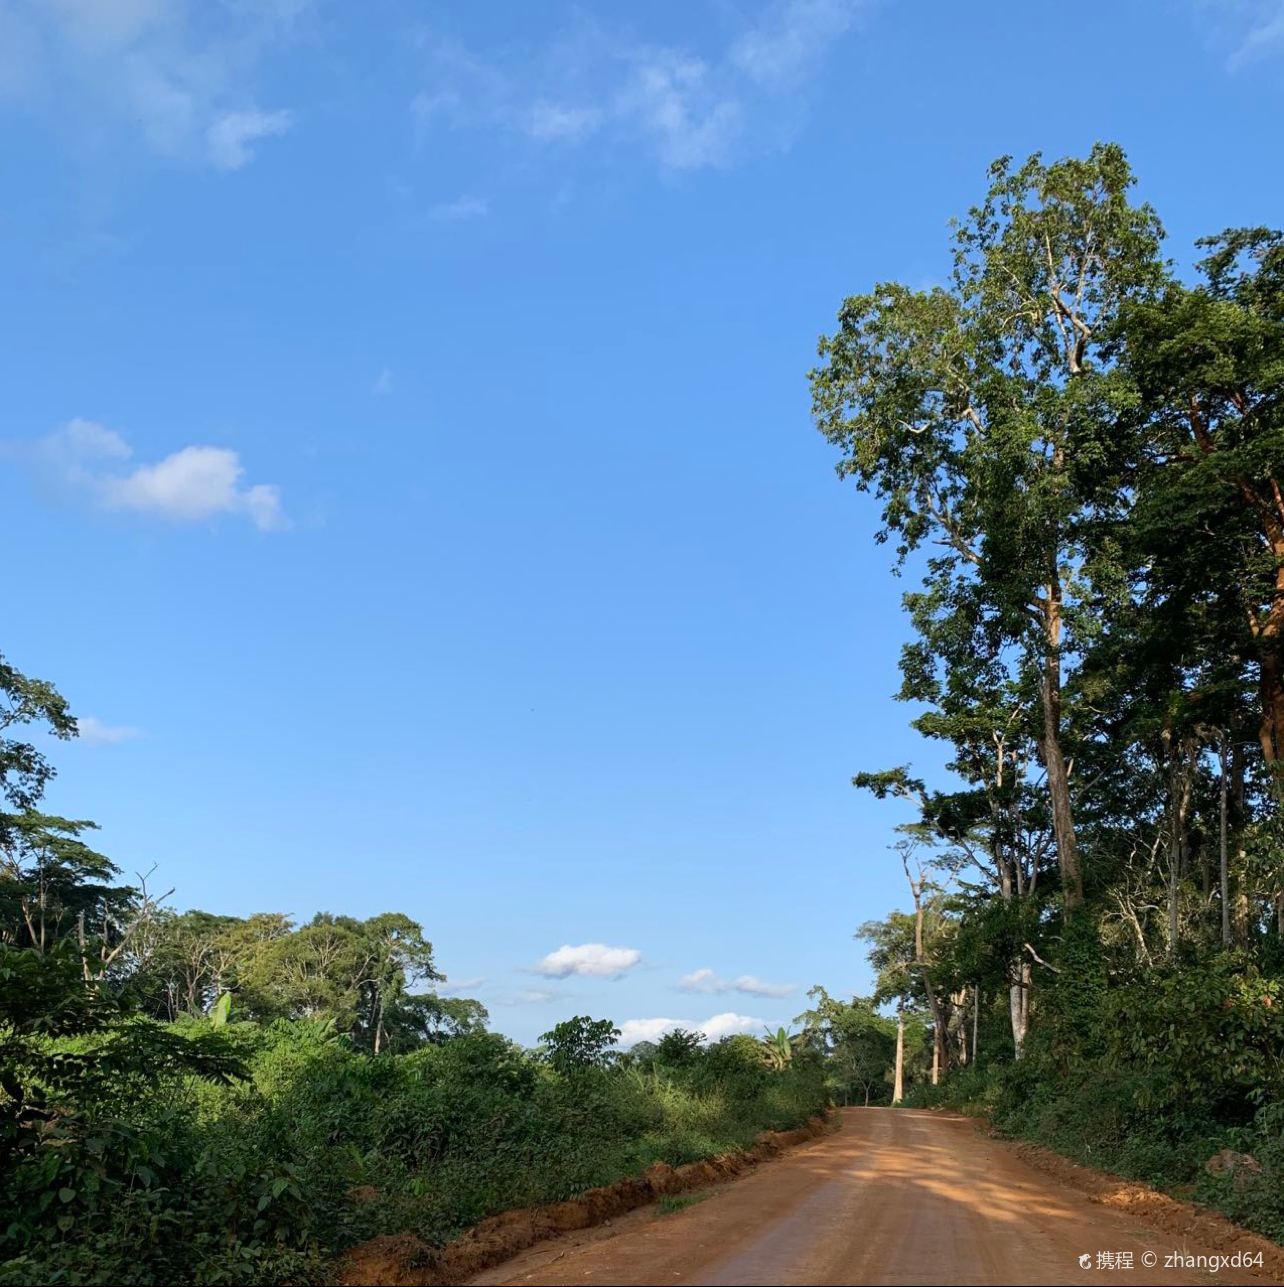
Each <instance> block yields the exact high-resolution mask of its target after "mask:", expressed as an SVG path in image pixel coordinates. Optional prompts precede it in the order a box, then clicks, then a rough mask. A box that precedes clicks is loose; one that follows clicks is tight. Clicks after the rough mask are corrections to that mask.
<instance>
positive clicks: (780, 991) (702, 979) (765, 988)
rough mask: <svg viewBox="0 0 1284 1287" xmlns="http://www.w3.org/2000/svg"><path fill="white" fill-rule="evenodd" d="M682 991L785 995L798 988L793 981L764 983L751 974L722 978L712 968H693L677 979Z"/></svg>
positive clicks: (756, 995)
mask: <svg viewBox="0 0 1284 1287" xmlns="http://www.w3.org/2000/svg"><path fill="white" fill-rule="evenodd" d="M678 988H679V990H680V991H682V992H702V993H707V994H719V993H724V992H742V993H744V995H745V996H751V997H787V996H789V995H790V994H791V993H794V992H796V991H797V990H798V988H797V985H796V984H793V983H764V982H763V980H762V979H760V978H757V977H756V976H755V975H752V974H741V975H739V976H737V977H736V978H734V979H724V978H721V977H720V976H719V975H718V974H716V973H715V972H714V971H713V970H709V969H704V970H693V971H692V972H691V973H690V974H684V975H683V976H682V978H680V979H679V980H678Z"/></svg>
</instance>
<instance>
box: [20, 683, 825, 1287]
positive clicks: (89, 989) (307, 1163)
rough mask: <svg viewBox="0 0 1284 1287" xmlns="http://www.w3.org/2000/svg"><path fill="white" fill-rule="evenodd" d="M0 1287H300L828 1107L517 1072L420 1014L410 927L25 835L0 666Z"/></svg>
mask: <svg viewBox="0 0 1284 1287" xmlns="http://www.w3.org/2000/svg"><path fill="white" fill-rule="evenodd" d="M0 687H2V689H3V693H4V697H5V699H6V700H5V704H4V708H3V709H2V710H0V788H2V790H3V799H2V801H0V1212H2V1213H3V1215H2V1216H0V1282H4V1283H14V1284H19V1283H31V1282H66V1283H174V1282H191V1283H211V1284H213V1283H237V1282H244V1283H260V1282H323V1281H326V1280H327V1278H328V1277H329V1276H330V1275H331V1272H332V1270H331V1266H332V1264H333V1260H334V1257H335V1256H336V1254H337V1253H338V1252H340V1251H341V1250H342V1249H344V1248H345V1247H348V1246H350V1245H352V1244H353V1243H356V1242H358V1241H360V1240H362V1239H365V1238H368V1237H370V1236H372V1235H375V1234H379V1233H391V1232H396V1233H401V1232H410V1233H414V1234H416V1235H418V1236H419V1237H420V1238H422V1239H423V1240H424V1241H425V1242H427V1243H429V1244H440V1243H443V1242H445V1241H447V1240H449V1239H450V1238H452V1237H453V1236H455V1235H456V1234H458V1233H459V1232H460V1231H461V1230H463V1229H464V1228H465V1227H467V1226H468V1225H470V1224H473V1223H474V1222H476V1221H478V1220H480V1219H482V1218H483V1217H485V1216H487V1215H490V1214H493V1213H495V1212H498V1211H501V1210H505V1209H508V1208H512V1207H519V1206H525V1205H528V1204H533V1203H539V1202H547V1201H554V1200H559V1199H563V1198H568V1197H571V1196H574V1195H576V1194H578V1193H581V1192H583V1191H584V1190H586V1189H590V1188H594V1187H596V1186H599V1185H604V1184H608V1183H610V1182H612V1181H614V1180H617V1179H620V1178H622V1177H625V1176H628V1175H634V1174H637V1173H640V1172H641V1171H643V1170H645V1169H646V1168H647V1167H648V1166H650V1165H651V1164H652V1163H654V1162H657V1161H663V1162H667V1163H670V1164H673V1165H676V1164H680V1163H685V1162H691V1161H695V1160H697V1159H701V1158H705V1157H708V1156H711V1155H716V1154H719V1153H724V1152H728V1151H731V1150H735V1149H738V1148H742V1147H745V1146H747V1145H749V1144H751V1143H752V1142H753V1140H754V1138H755V1137H756V1136H757V1135H758V1134H759V1133H760V1132H762V1131H765V1130H772V1129H788V1128H792V1127H797V1126H799V1125H801V1124H802V1123H804V1122H805V1121H806V1120H807V1119H808V1118H809V1117H811V1116H813V1115H814V1114H816V1113H817V1112H819V1111H821V1110H822V1109H823V1107H824V1105H825V1102H826V1086H825V1071H824V1068H823V1060H822V1058H821V1056H820V1055H819V1054H818V1053H816V1052H812V1053H802V1054H800V1055H799V1056H798V1057H794V1052H793V1050H792V1048H791V1047H789V1045H788V1043H787V1042H786V1050H785V1053H784V1055H782V1054H781V1052H780V1051H779V1050H778V1049H772V1048H769V1047H768V1046H766V1045H764V1044H763V1043H760V1042H759V1041H757V1040H755V1039H754V1038H752V1037H746V1036H737V1037H731V1038H728V1039H727V1040H725V1041H721V1042H718V1043H717V1044H714V1045H707V1044H705V1043H703V1041H702V1039H701V1037H700V1035H699V1034H696V1033H683V1032H677V1033H672V1034H669V1035H668V1036H666V1037H665V1038H664V1039H663V1040H662V1041H660V1042H659V1043H658V1044H655V1045H647V1046H642V1047H639V1048H637V1049H635V1050H634V1051H632V1052H628V1053H621V1052H620V1051H619V1050H618V1048H617V1046H616V1042H617V1039H618V1037H619V1032H618V1030H617V1029H616V1028H615V1027H614V1026H613V1025H612V1024H611V1023H610V1022H608V1021H605V1020H597V1021H595V1020H592V1019H589V1018H587V1017H578V1018H575V1019H571V1020H568V1021H567V1022H565V1023H562V1024H559V1025H558V1026H557V1027H555V1028H554V1029H553V1030H552V1031H551V1032H549V1033H547V1034H546V1035H545V1038H544V1041H543V1043H542V1045H541V1046H540V1047H539V1048H538V1049H536V1050H523V1049H522V1048H520V1047H519V1046H517V1045H515V1044H514V1043H513V1042H511V1041H509V1040H507V1039H506V1038H504V1037H501V1036H498V1035H496V1034H494V1033H491V1032H488V1031H486V1028H485V1020H486V1012H485V1010H484V1009H483V1008H482V1006H481V1005H479V1004H478V1003H477V1002H475V1001H468V1000H461V999H458V998H446V997H442V996H440V995H438V994H437V993H436V992H434V991H432V990H431V985H432V984H433V983H435V982H439V981H440V978H441V976H440V974H439V973H438V971H437V969H436V967H435V963H434V959H433V952H432V945H431V944H430V943H429V942H428V941H427V939H426V938H425V937H424V934H423V931H422V929H421V928H420V926H418V925H417V924H415V923H414V922H413V921H411V920H410V919H409V918H408V917H406V916H402V915H398V914H388V915H384V916H376V917H373V918H371V919H369V920H365V921H358V920H355V919H353V918H350V917H343V916H330V915H321V916H317V917H315V918H314V919H313V920H312V921H310V922H309V923H307V924H306V925H303V926H295V925H293V924H291V923H290V922H289V921H288V920H287V919H286V918H284V917H281V916H275V915H259V916H251V917H249V918H248V919H245V920H240V919H237V918H233V917H225V916H214V915H210V914H207V913H204V912H187V913H184V914H181V915H179V914H175V913H173V912H170V911H168V910H166V908H165V906H164V905H163V902H162V900H160V899H157V898H155V897H153V896H152V895H150V894H148V893H147V891H146V889H145V882H140V884H139V886H137V887H129V886H126V885H123V884H121V883H120V882H119V880H118V873H117V871H116V869H115V867H114V866H113V864H112V863H111V862H110V861H108V859H107V858H105V857H104V856H103V855H101V854H99V853H97V852H95V851H94V850H92V849H91V848H90V847H89V845H88V844H87V843H86V840H85V836H86V835H88V834H90V828H89V827H88V825H87V824H85V823H83V822H77V821H71V820H68V819H63V818H57V817H52V816H50V815H46V814H42V813H40V812H38V810H37V807H36V806H37V804H38V802H39V800H40V796H41V793H42V791H43V788H44V786H45V783H46V782H47V781H48V779H49V777H50V776H51V775H52V771H53V770H52V766H51V765H50V764H49V762H48V761H47V760H46V758H45V757H44V755H43V754H42V753H41V751H40V750H39V749H38V748H37V746H36V744H35V743H34V742H32V741H29V740H22V739H21V738H20V737H18V736H15V734H16V733H17V732H18V730H19V728H20V726H22V725H31V724H43V725H44V726H45V727H46V729H47V730H48V731H50V732H52V733H53V734H54V735H55V736H59V737H70V736H73V735H74V733H75V723H74V720H73V719H72V717H71V716H70V714H69V713H68V712H67V709H66V706H65V704H64V703H63V701H62V699H61V697H60V696H59V695H58V694H57V692H56V691H55V690H54V689H53V688H51V687H50V686H49V685H47V684H44V683H42V682H40V681H37V680H31V679H29V678H27V677H26V676H24V675H22V674H20V673H19V672H17V671H16V670H14V669H12V668H11V667H5V666H2V665H0Z"/></svg>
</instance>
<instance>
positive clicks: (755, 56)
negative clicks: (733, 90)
mask: <svg viewBox="0 0 1284 1287" xmlns="http://www.w3.org/2000/svg"><path fill="white" fill-rule="evenodd" d="M863 7H864V6H863V4H862V3H861V2H860V0H781V2H778V3H776V4H774V5H771V6H769V8H768V9H767V11H766V12H765V13H764V14H763V16H762V18H761V20H760V21H759V22H758V23H757V25H755V26H753V27H751V28H749V30H747V31H745V32H744V33H742V34H741V35H740V36H739V37H738V38H737V39H736V40H735V41H734V43H733V44H732V46H731V50H730V54H729V58H730V61H731V63H732V65H733V66H735V67H736V68H737V69H739V70H740V71H742V72H743V73H744V74H745V75H746V76H747V77H749V79H750V80H752V81H754V82H756V83H757V84H759V85H763V86H765V87H767V88H769V89H772V90H777V91H785V90H789V89H792V88H793V87H794V86H795V85H797V84H798V83H799V82H800V81H801V80H802V79H803V78H804V77H805V76H806V75H807V74H808V73H809V72H810V71H811V69H812V68H813V67H814V66H815V64H816V63H817V62H818V61H819V60H820V59H821V58H823V57H824V55H825V53H826V51H827V50H828V48H829V46H830V45H832V44H833V43H834V42H835V41H836V40H839V39H841V38H842V37H843V36H845V35H846V34H847V32H848V31H849V30H850V29H851V27H852V25H853V24H854V23H855V21H856V18H857V15H858V13H859V11H860V10H861V8H863Z"/></svg>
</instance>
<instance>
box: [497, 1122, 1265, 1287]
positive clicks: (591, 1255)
mask: <svg viewBox="0 0 1284 1287" xmlns="http://www.w3.org/2000/svg"><path fill="white" fill-rule="evenodd" d="M843 1116H844V1121H843V1128H842V1129H841V1130H840V1131H837V1132H836V1133H834V1134H832V1135H827V1136H824V1137H823V1138H821V1139H819V1140H817V1141H815V1142H814V1143H811V1144H808V1145H804V1146H802V1147H800V1148H797V1149H795V1150H793V1151H791V1152H790V1153H788V1154H787V1155H786V1156H784V1157H782V1158H780V1159H778V1160H776V1161H773V1162H770V1163H768V1164H767V1165H765V1166H763V1167H761V1168H760V1169H759V1170H757V1171H755V1172H753V1173H752V1174H751V1175H749V1176H748V1177H747V1178H745V1179H741V1180H737V1181H735V1182H733V1183H731V1184H728V1185H725V1186H723V1187H722V1188H720V1189H718V1190H716V1191H714V1192H712V1193H710V1194H709V1195H708V1196H706V1197H704V1198H702V1199H700V1200H697V1201H696V1202H694V1203H693V1204H692V1205H691V1206H688V1207H686V1208H684V1209H682V1210H678V1211H674V1212H672V1213H670V1214H663V1213H660V1212H659V1211H657V1209H656V1208H654V1207H652V1208H648V1209H647V1210H644V1211H639V1212H635V1213H633V1214H632V1215H630V1216H626V1217H625V1218H624V1219H622V1220H618V1221H616V1222H615V1226H614V1227H613V1228H607V1229H599V1230H592V1231H589V1232H587V1233H581V1234H574V1235H567V1236H565V1237H563V1238H561V1239H559V1240H557V1241H554V1242H550V1243H544V1244H542V1245H540V1246H537V1247H532V1248H531V1249H530V1250H529V1251H527V1252H524V1253H523V1254H521V1255H520V1256H518V1257H516V1258H515V1259H513V1260H510V1261H508V1262H507V1263H506V1264H503V1265H500V1266H498V1267H496V1268H495V1269H493V1270H490V1271H488V1272H487V1273H485V1274H482V1275H480V1276H478V1277H477V1278H475V1279H473V1281H474V1282H475V1283H491V1284H495V1283H510V1284H523V1285H525V1284H539V1283H549V1284H571V1283H603V1284H615V1283H618V1284H634V1283H637V1284H656V1283H692V1284H694V1283H708V1284H715V1283H725V1284H746V1285H747V1284H756V1283H779V1284H787V1283H816V1284H831V1283H1117V1284H1123V1283H1204V1284H1208V1283H1210V1282H1213V1283H1241V1284H1243V1283H1259V1284H1260V1283H1263V1282H1270V1281H1272V1279H1271V1278H1270V1277H1269V1276H1268V1273H1267V1271H1263V1272H1262V1275H1261V1276H1257V1275H1255V1274H1254V1273H1253V1272H1251V1271H1246V1270H1244V1269H1239V1270H1235V1269H1222V1270H1220V1271H1219V1272H1216V1273H1211V1274H1210V1273H1209V1272H1208V1271H1207V1270H1200V1269H1189V1268H1188V1269H1177V1268H1166V1267H1165V1260H1166V1258H1167V1256H1168V1254H1169V1253H1170V1252H1174V1251H1177V1252H1182V1253H1186V1254H1191V1255H1197V1254H1201V1253H1202V1254H1205V1255H1217V1254H1226V1253H1227V1251H1228V1249H1227V1248H1226V1247H1222V1248H1221V1250H1220V1253H1219V1252H1217V1251H1214V1250H1213V1249H1211V1248H1207V1247H1204V1248H1201V1247H1198V1246H1193V1245H1189V1244H1185V1243H1184V1242H1183V1239H1182V1238H1181V1237H1180V1236H1179V1235H1174V1234H1171V1233H1164V1232H1161V1231H1159V1230H1157V1229H1152V1228H1150V1227H1148V1226H1147V1225H1146V1224H1145V1223H1143V1222H1142V1221H1140V1220H1139V1219H1138V1218H1137V1217H1136V1216H1133V1215H1129V1214H1127V1213H1126V1212H1123V1211H1118V1210H1112V1209H1110V1208H1109V1207H1105V1206H1102V1205H1101V1204H1099V1203H1093V1202H1091V1201H1090V1200H1089V1199H1088V1197H1087V1196H1085V1195H1084V1194H1083V1193H1081V1192H1079V1191H1078V1190H1077V1189H1073V1188H1069V1187H1066V1186H1064V1185H1062V1184H1060V1183H1058V1182H1057V1181H1056V1180H1055V1179H1053V1178H1051V1177H1050V1176H1048V1175H1045V1174H1043V1173H1042V1172H1041V1171H1038V1170H1035V1169H1034V1168H1033V1167H1032V1166H1030V1165H1029V1164H1028V1163H1027V1162H1025V1161H1024V1160H1023V1159H1022V1158H1021V1156H1020V1154H1019V1153H1018V1152H1017V1151H1016V1150H1015V1149H1014V1148H1013V1147H1012V1146H1011V1145H1007V1144H1004V1143H1002V1142H1000V1141H996V1140H992V1139H989V1138H987V1137H986V1136H985V1135H984V1134H983V1133H982V1132H981V1131H979V1130H978V1129H977V1128H976V1125H975V1123H973V1122H972V1121H970V1120H969V1119H967V1118H964V1117H955V1116H952V1115H949V1114H943V1113H935V1112H921V1111H915V1110H912V1109H887V1108H871V1109H847V1110H844V1114H843ZM693 1196H695V1197H697V1198H699V1195H693ZM1099 1252H1104V1253H1110V1254H1111V1255H1112V1256H1114V1255H1116V1254H1117V1253H1128V1252H1131V1253H1132V1263H1133V1268H1132V1269H1128V1268H1125V1267H1115V1268H1100V1269H1099V1268H1097V1263H1098V1253H1099ZM1147 1253H1150V1254H1151V1255H1153V1256H1155V1257H1157V1260H1158V1263H1157V1264H1156V1266H1155V1267H1154V1268H1153V1269H1147V1268H1145V1267H1144V1264H1145V1263H1147V1262H1145V1261H1144V1260H1143V1257H1144V1256H1146V1254H1147ZM1081 1256H1088V1257H1090V1267H1089V1268H1081V1267H1080V1257H1081ZM1114 1263H1115V1264H1116V1265H1118V1264H1119V1261H1115V1262H1114Z"/></svg>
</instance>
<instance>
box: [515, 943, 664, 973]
mask: <svg viewBox="0 0 1284 1287" xmlns="http://www.w3.org/2000/svg"><path fill="white" fill-rule="evenodd" d="M641 959H642V953H641V952H639V951H638V950H637V948H635V947H607V946H606V944H605V943H582V944H580V946H579V947H572V946H571V945H570V944H569V943H567V944H563V945H562V946H561V947H559V948H558V949H557V951H555V952H550V953H549V954H548V955H547V956H545V957H544V958H543V959H542V960H540V961H538V962H537V963H536V964H535V965H534V966H532V969H533V970H534V971H535V973H536V974H543V975H546V976H547V977H548V978H550V979H565V978H568V977H570V976H571V975H572V974H581V975H584V976H585V977H587V978H595V979H614V978H618V977H619V976H620V975H621V974H623V973H624V972H625V971H626V970H631V969H632V968H633V967H634V966H635V965H637V963H638V962H639V961H641Z"/></svg>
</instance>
